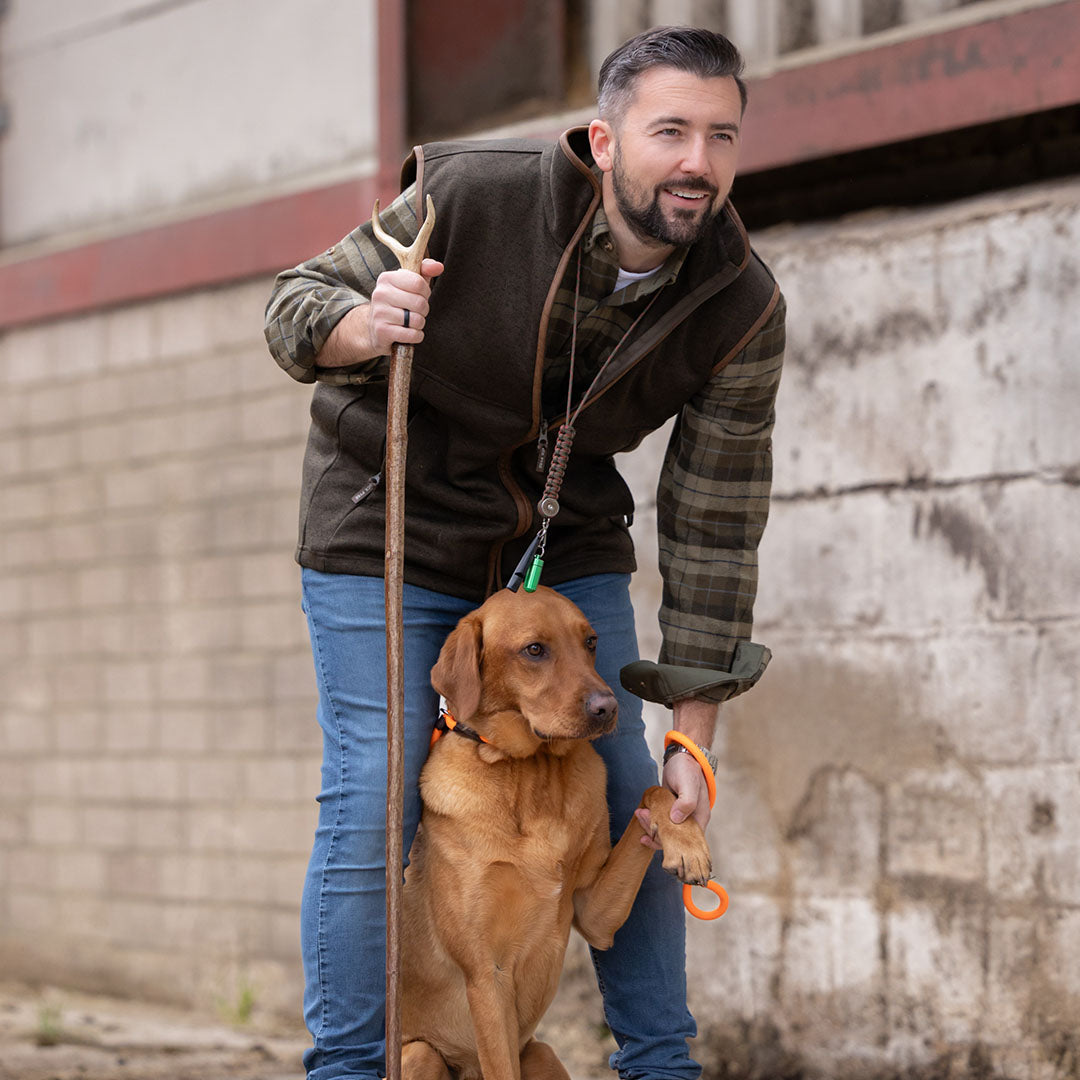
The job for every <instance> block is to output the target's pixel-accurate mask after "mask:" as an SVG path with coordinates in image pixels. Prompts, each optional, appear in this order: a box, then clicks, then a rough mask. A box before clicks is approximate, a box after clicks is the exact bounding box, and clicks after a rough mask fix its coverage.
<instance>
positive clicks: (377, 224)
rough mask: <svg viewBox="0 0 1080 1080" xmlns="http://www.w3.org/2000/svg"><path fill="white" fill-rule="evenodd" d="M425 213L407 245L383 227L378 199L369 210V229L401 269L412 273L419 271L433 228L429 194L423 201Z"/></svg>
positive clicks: (432, 207)
mask: <svg viewBox="0 0 1080 1080" xmlns="http://www.w3.org/2000/svg"><path fill="white" fill-rule="evenodd" d="M424 206H425V208H426V213H425V214H424V224H423V225H422V226H421V227H420V232H419V233H417V235H416V239H415V240H414V241H413V242H412V244H411V245H410V246H409V247H406V246H405V245H404V244H401V243H398V241H397V240H395V239H394V238H393V237H392V236H391V235H390V234H389V233H388V232H386V230H385V229H383V227H382V222H381V221H380V220H379V200H378V199H376V200H375V206H374V208H373V209H372V211H371V231H372V232H373V233H374V234H375V237H376V239H377V240H379V241H380V243H383V244H385V245H386V246H387V247H388V248H389V249H390V250H391V251H392V252H393V253H394V254H395V255H396V256H397V261H398V263H399V264H400V265H401V268H402V270H411V271H412V272H413V273H414V274H419V273H420V264H421V263H422V262H423V261H424V253H425V252H426V251H427V242H428V237H429V236H430V235H431V230H432V229H433V228H435V206H434V204H433V203H432V201H431V196H430V195H429V196H428V197H427V199H426V201H425V203H424Z"/></svg>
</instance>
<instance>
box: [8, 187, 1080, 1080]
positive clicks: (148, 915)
mask: <svg viewBox="0 0 1080 1080" xmlns="http://www.w3.org/2000/svg"><path fill="white" fill-rule="evenodd" d="M1078 227H1080V184H1078V183H1076V182H1073V183H1071V184H1062V185H1057V186H1054V187H1047V188H1041V189H1031V190H1027V191H1021V192H1017V193H1015V194H1013V195H1011V196H1008V197H995V198H987V199H982V200H976V201H972V202H969V203H964V204H958V205H954V206H949V207H944V208H940V209H937V210H932V211H926V212H923V213H910V212H902V213H901V212H897V213H879V214H875V215H869V216H863V217H861V218H857V219H853V220H850V221H846V222H841V223H833V224H823V225H818V226H813V227H799V228H790V229H778V230H774V231H772V232H771V233H770V234H768V235H766V236H763V237H761V238H760V246H761V248H762V250H763V251H764V252H765V253H766V254H767V256H768V257H769V259H770V260H771V262H772V264H773V265H774V267H775V268H776V270H777V273H778V274H779V276H780V277H781V279H782V281H783V284H784V287H785V291H786V293H787V296H788V300H789V306H790V311H791V321H790V350H789V360H788V368H787V372H786V375H785V379H784V383H783V387H782V391H781V401H780V426H779V429H778V434H777V440H776V502H775V505H774V510H773V518H772V521H771V523H770V526H769V529H768V531H767V534H766V541H765V545H764V548H763V550H762V589H761V598H760V603H759V609H758V627H757V634H756V636H757V638H758V639H759V640H762V641H764V642H766V643H768V644H769V645H771V646H772V647H773V649H774V651H775V654H776V658H775V660H774V662H773V665H772V667H771V668H770V670H769V672H768V674H767V676H766V678H765V679H764V681H763V682H762V684H761V685H760V686H759V687H758V688H757V689H756V690H755V691H754V692H753V694H752V695H749V696H748V697H746V698H745V699H742V700H741V701H740V702H738V703H736V704H733V705H732V706H731V707H730V708H729V709H727V710H726V715H727V721H726V724H725V728H724V734H723V736H722V738H721V739H720V740H719V743H720V745H719V749H720V750H721V752H722V758H723V767H722V770H721V771H722V775H721V784H720V802H719V805H718V807H717V813H716V818H715V823H714V825H713V827H712V831H711V840H712V844H713V848H714V852H715V855H716V863H717V867H718V874H719V877H720V879H721V880H722V881H723V882H724V884H726V885H727V886H728V887H729V889H730V890H731V893H732V897H733V902H732V908H731V911H730V912H729V914H728V915H727V916H725V917H724V919H722V920H721V921H720V922H719V923H712V924H693V925H692V926H691V927H690V937H691V950H690V955H691V985H692V993H693V1003H694V1007H695V1011H696V1013H697V1016H698V1019H699V1022H700V1025H701V1028H702V1039H701V1040H700V1049H699V1052H700V1054H701V1056H702V1057H703V1059H704V1060H706V1061H707V1062H708V1063H709V1068H710V1069H711V1070H712V1071H711V1073H710V1075H724V1073H723V1072H722V1071H721V1070H722V1067H723V1066H722V1063H723V1062H724V1061H725V1060H727V1058H726V1057H725V1055H726V1054H728V1053H729V1052H730V1053H733V1054H735V1056H736V1060H737V1061H739V1062H741V1066H740V1067H741V1070H742V1072H741V1074H742V1075H754V1071H755V1070H757V1075H760V1076H766V1075H767V1076H776V1075H783V1074H784V1073H783V1072H781V1071H780V1070H782V1069H783V1068H787V1067H789V1066H790V1068H791V1069H792V1070H793V1069H795V1068H797V1067H802V1068H805V1069H811V1070H812V1069H818V1070H819V1071H820V1072H821V1073H823V1074H825V1075H837V1076H838V1075H853V1076H855V1075H871V1074H878V1073H882V1072H885V1071H887V1070H890V1069H894V1070H895V1069H901V1068H903V1067H907V1066H909V1065H910V1066H912V1067H917V1069H919V1070H921V1071H922V1072H923V1073H924V1074H928V1070H929V1063H931V1062H935V1061H938V1062H939V1064H940V1062H941V1061H942V1060H949V1059H950V1055H951V1056H952V1058H955V1060H957V1061H967V1060H968V1059H969V1058H972V1055H974V1056H973V1061H974V1063H975V1065H976V1066H977V1068H976V1069H975V1070H974V1071H976V1072H978V1069H982V1068H984V1066H985V1068H986V1069H990V1070H991V1072H990V1073H986V1072H985V1070H984V1072H983V1073H982V1074H983V1075H992V1074H993V1073H995V1072H996V1073H1000V1075H1003V1076H1005V1075H1007V1076H1013V1077H1025V1078H1026V1077H1032V1078H1034V1077H1040V1078H1041V1077H1051V1076H1067V1075H1071V1074H1070V1072H1069V1070H1070V1069H1072V1070H1073V1073H1072V1074H1075V1072H1076V1063H1077V1060H1078V1058H1077V1053H1078V1050H1077V1046H1076V1043H1075V1041H1074V1040H1075V1036H1074V1034H1073V1031H1074V1029H1075V1028H1076V1022H1077V1020H1078V1019H1080V1017H1078V1015H1077V1003H1078V1001H1080V976H1078V975H1077V972H1078V971H1080V918H1078V914H1077V913H1078V911H1080V865H1078V859H1080V856H1078V852H1077V847H1076V845H1075V843H1074V841H1073V837H1072V833H1073V822H1074V820H1075V819H1076V816H1077V813H1078V811H1080V781H1078V777H1080V769H1078V767H1077V764H1078V761H1077V759H1078V751H1080V734H1078V728H1077V723H1076V721H1077V669H1078V663H1077V661H1078V652H1080V630H1078V621H1080V620H1078V615H1077V579H1078V575H1080V568H1078V556H1077V554H1076V548H1077V545H1076V543H1075V539H1074V538H1075V537H1076V535H1077V525H1078V524H1080V485H1078V484H1077V477H1078V463H1080V435H1078V434H1077V425H1076V424H1075V422H1074V418H1073V414H1074V412H1075V411H1076V407H1077V405H1078V404H1080V393H1078V391H1080V386H1078V381H1080V377H1078V376H1077V374H1076V372H1077V367H1076V357H1077V355H1078V354H1080V329H1078V320H1077V319H1076V316H1075V311H1076V305H1077V301H1078V299H1080V273H1078V269H1077V262H1076V255H1075V251H1076V241H1077V233H1078ZM268 287H269V283H268V282H254V283H252V284H250V285H244V286H238V287H235V288H231V289H223V290H217V291H207V292H202V293H197V294H192V295H190V296H185V297H177V298H174V299H171V300H168V301H161V302H157V303H154V304H147V305H139V306H134V307H130V308H125V309H121V310H117V311H114V312H109V313H101V314H96V315H92V316H87V317H83V318H79V319H71V320H64V321H59V322H54V323H51V324H48V325H43V326H41V327H35V328H29V329H23V330H17V331H9V332H8V333H7V334H6V335H4V336H2V337H0V545H2V548H0V551H2V555H0V657H2V659H0V708H2V717H0V970H3V971H4V972H5V973H6V974H10V975H13V976H29V977H40V978H48V979H55V980H59V981H62V982H66V983H71V984H82V985H87V986H95V987H100V986H108V987H111V988H120V989H125V990H128V991H131V992H135V993H142V994H147V995H153V996H158V997H160V996H171V997H175V998H179V999H183V1000H193V999H202V1000H206V999H207V997H211V998H213V997H225V998H227V997H229V996H230V995H233V994H236V993H238V992H239V991H240V989H241V988H243V987H245V986H250V987H251V988H252V989H253V991H254V993H255V996H256V999H257V1001H258V1002H259V1003H260V1004H261V1005H266V1006H270V1007H274V1008H278V1009H281V1010H286V1011H289V1012H292V1013H295V1010H296V1008H297V1001H298V992H299V990H298V988H299V974H298V962H297V941H296V925H297V907H298V900H299V890H300V883H301V878H302V873H303V865H304V862H305V858H306V853H307V848H308V844H309V841H310V836H311V832H312V828H313V825H314V815H315V806H314V803H313V795H314V793H315V791H316V786H317V762H316V757H317V744H318V740H317V729H316V725H315V724H314V722H313V690H312V682H311V674H310V659H309V655H308V651H307V644H306V640H305V633H304V627H303V621H302V617H301V615H300V612H299V606H298V581H297V572H296V569H295V567H294V565H293V564H292V562H291V557H290V553H291V550H292V545H293V543H294V536H295V514H296V495H297V482H298V478H299V462H300V455H301V450H302V443H303V437H304V432H305V429H306V407H307V398H308V394H307V392H306V391H305V390H304V389H303V388H302V387H299V386H297V385H296V384H294V383H293V382H292V381H291V380H289V379H288V378H287V377H286V376H284V375H283V374H282V373H281V372H280V371H278V370H277V368H276V366H275V365H274V364H273V363H272V361H271V360H270V359H269V358H268V357H267V355H266V353H265V346H264V345H263V343H262V339H261V312H262V306H263V303H264V300H265V297H266V293H267V290H268ZM662 444H663V437H662V436H661V437H659V438H654V439H653V440H651V441H650V442H649V443H648V444H646V446H645V447H643V448H642V451H641V452H639V453H638V455H636V456H635V458H634V459H632V461H631V462H630V468H631V470H632V471H633V472H634V474H635V476H636V477H638V478H639V487H640V489H641V491H642V493H643V495H642V502H643V504H647V503H648V502H649V500H650V499H651V491H652V486H653V479H652V477H654V476H655V471H656V468H657V454H658V453H659V452H660V450H661V449H662ZM645 476H648V477H649V479H648V480H644V479H641V478H644V477H645ZM648 519H649V514H648V510H647V505H646V506H645V509H644V510H643V512H642V514H640V515H639V522H638V529H639V531H640V532H642V533H644V534H645V535H646V539H645V540H644V541H643V543H642V560H641V561H642V563H643V566H650V565H652V564H653V559H654V557H653V555H652V554H651V553H650V548H651V542H650V541H649V540H648V539H647V534H648V532H649V529H650V525H649V520H648ZM637 589H638V594H637V603H638V608H639V611H640V613H641V622H642V630H643V637H644V638H645V640H646V649H647V650H648V649H651V648H654V644H655V630H654V626H655V619H654V613H655V608H656V592H655V578H654V577H653V576H652V575H651V574H649V573H648V572H647V571H644V572H643V573H642V574H641V575H640V578H639V581H638V584H637ZM654 735H658V730H654ZM942 1068H943V1066H942ZM940 1071H941V1070H940V1069H939V1072H940ZM942 1074H943V1073H942ZM789 1075H790V1072H789ZM953 1075H956V1073H955V1072H954V1073H953Z"/></svg>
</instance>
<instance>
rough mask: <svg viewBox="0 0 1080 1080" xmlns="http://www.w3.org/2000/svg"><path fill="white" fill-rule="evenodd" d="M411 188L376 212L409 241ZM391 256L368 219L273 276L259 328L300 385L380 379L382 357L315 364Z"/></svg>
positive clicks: (391, 266)
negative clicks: (319, 251)
mask: <svg viewBox="0 0 1080 1080" xmlns="http://www.w3.org/2000/svg"><path fill="white" fill-rule="evenodd" d="M415 195H416V192H415V188H414V187H412V186H410V187H408V188H406V190H405V191H403V192H402V193H401V194H400V195H399V196H398V197H397V198H396V199H395V200H394V201H393V203H391V204H390V206H388V207H387V208H386V209H385V210H384V211H383V212H382V213H381V214H380V220H381V221H382V225H383V228H384V229H385V230H386V232H388V233H389V234H390V235H391V236H393V237H394V239H395V240H397V241H399V242H400V243H403V244H405V245H409V244H411V243H412V242H413V240H415V239H416V234H417V232H418V231H419V223H418V222H417V220H416V207H415ZM397 265H398V263H397V259H396V258H395V257H394V255H393V253H392V252H390V251H389V249H387V248H385V247H384V246H383V245H382V244H380V243H379V241H378V240H376V239H375V237H374V235H373V234H372V231H371V223H370V222H366V223H365V224H363V225H361V226H360V227H359V228H358V229H354V230H353V231H352V232H351V233H349V235H348V236H346V237H345V239H344V240H342V241H341V242H340V243H337V244H335V245H334V246H333V247H332V248H330V250H329V251H326V252H323V254H321V255H316V256H315V258H313V259H308V261H307V262H305V263H301V264H300V265H299V266H297V267H295V268H294V269H292V270H285V271H284V272H282V273H280V274H278V276H277V278H276V280H275V281H274V287H273V290H272V291H271V293H270V302H269V303H268V304H267V307H266V323H265V327H264V331H265V334H266V342H267V344H268V345H269V346H270V352H271V354H272V355H273V357H274V359H275V360H276V361H277V362H278V364H279V365H280V366H281V367H282V368H284V369H285V371H287V372H288V373H289V374H290V375H291V376H292V377H293V378H294V379H296V380H297V381H298V382H302V383H311V382H315V381H316V380H318V381H319V382H326V383H330V384H333V385H336V386H340V385H345V384H349V383H364V382H368V381H370V380H371V379H372V378H375V377H385V374H386V357H376V358H375V359H373V360H366V361H364V362H363V363H361V364H354V365H352V366H350V367H320V366H319V365H318V363H317V362H316V358H317V357H318V355H319V351H320V350H321V349H322V347H323V345H324V343H325V342H326V339H327V338H328V337H329V336H330V331H331V330H333V329H334V327H335V326H337V324H338V322H339V320H340V319H341V318H342V317H343V316H344V315H345V314H346V312H348V311H351V310H352V309H353V308H354V307H358V306H359V305H360V304H364V303H367V301H368V299H369V298H370V296H371V293H372V290H373V289H374V288H375V282H376V279H377V278H378V276H379V275H380V274H381V273H382V272H383V271H384V270H396V269H397Z"/></svg>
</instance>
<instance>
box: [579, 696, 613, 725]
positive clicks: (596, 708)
mask: <svg viewBox="0 0 1080 1080" xmlns="http://www.w3.org/2000/svg"><path fill="white" fill-rule="evenodd" d="M618 709H619V703H618V702H617V701H616V700H615V695H614V694H613V693H612V692H611V691H610V690H597V691H594V692H593V693H591V694H590V695H589V696H588V697H587V698H586V699H585V712H586V714H587V715H588V717H589V719H590V720H593V721H595V722H596V723H597V724H606V723H608V722H609V721H611V720H613V719H614V718H615V714H616V713H617V712H618Z"/></svg>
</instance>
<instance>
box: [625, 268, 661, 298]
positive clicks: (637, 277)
mask: <svg viewBox="0 0 1080 1080" xmlns="http://www.w3.org/2000/svg"><path fill="white" fill-rule="evenodd" d="M663 269H664V267H663V264H661V265H660V266H657V267H656V268H655V269H653V270H643V271H641V272H640V273H635V272H634V271H633V270H624V269H623V268H622V267H621V266H620V267H619V276H618V278H616V279H615V288H614V290H613V291H612V296H614V295H615V293H617V292H618V291H619V290H620V289H625V288H626V286H627V285H633V284H634V282H635V281H644V280H645V279H646V278H650V277H652V276H653V274H659V273H660V271H661V270H663Z"/></svg>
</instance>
